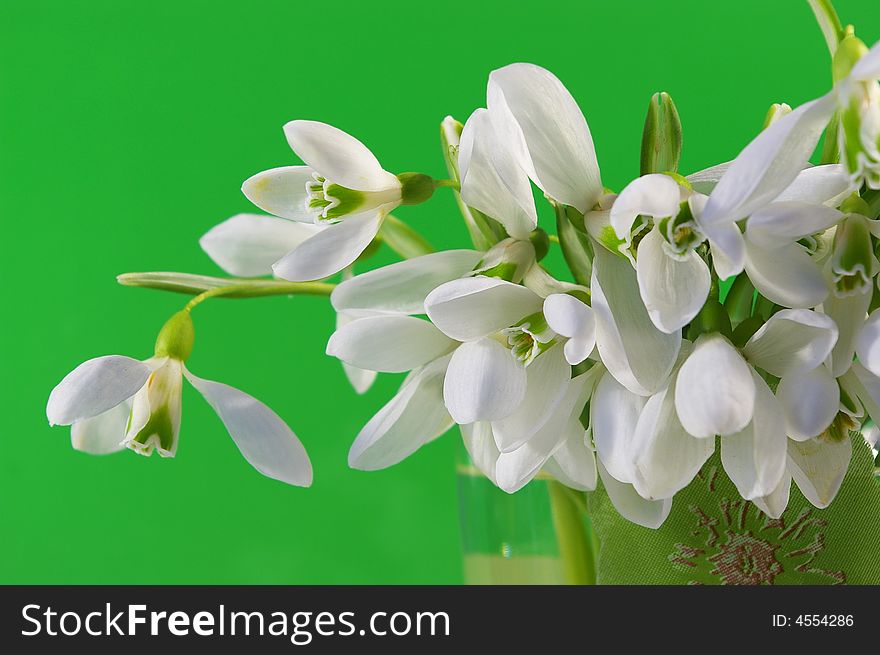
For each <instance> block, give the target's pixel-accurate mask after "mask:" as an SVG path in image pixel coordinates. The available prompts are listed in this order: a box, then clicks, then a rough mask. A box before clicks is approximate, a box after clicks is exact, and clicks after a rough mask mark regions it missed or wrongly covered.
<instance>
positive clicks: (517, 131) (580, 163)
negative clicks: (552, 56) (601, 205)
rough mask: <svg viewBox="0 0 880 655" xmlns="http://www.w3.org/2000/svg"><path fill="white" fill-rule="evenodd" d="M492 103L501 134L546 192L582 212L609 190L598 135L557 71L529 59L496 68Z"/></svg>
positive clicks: (491, 115)
mask: <svg viewBox="0 0 880 655" xmlns="http://www.w3.org/2000/svg"><path fill="white" fill-rule="evenodd" d="M487 106H488V115H489V118H490V120H491V122H492V125H493V126H494V128H495V133H496V135H497V137H496V138H497V139H498V141H500V142H501V143H503V144H505V145H506V146H507V147H508V148H509V150H510V152H511V153H512V156H513V159H514V161H515V162H516V163H517V164H518V165H519V168H520V169H522V170H524V171H525V172H526V173H527V174H528V176H529V177H530V178H531V179H532V181H533V182H534V183H535V184H536V185H537V186H538V187H539V188H540V189H541V190H542V191H543V192H544V193H545V194H546V195H548V196H549V197H550V198H553V199H554V200H555V201H557V202H559V203H562V204H565V205H570V206H572V207H574V208H576V209H577V210H578V211H580V212H581V213H582V214H583V213H586V212H587V211H589V210H590V209H592V208H593V206H594V205H595V204H596V202H597V200H598V199H599V196H600V195H601V194H602V191H603V189H602V182H601V179H600V174H599V164H598V162H597V160H596V151H595V148H594V146H593V137H592V135H591V134H590V128H589V126H588V125H587V121H586V119H585V118H584V115H583V113H582V112H581V110H580V107H578V104H577V102H575V100H574V98H572V96H571V94H570V93H569V92H568V90H567V89H566V88H565V86H563V84H562V82H560V81H559V80H558V79H557V78H556V76H555V75H553V74H552V73H551V72H550V71H548V70H545V69H543V68H541V67H540V66H535V65H534V64H524V63H518V64H510V65H509V66H505V67H504V68H499V69H498V70H495V71H492V73H491V74H490V75H489V85H488V90H487ZM504 170H507V169H499V173H501V174H502V175H503V174H504ZM506 181H507V183H508V186H509V187H510V188H518V186H517V185H515V184H510V181H509V180H506Z"/></svg>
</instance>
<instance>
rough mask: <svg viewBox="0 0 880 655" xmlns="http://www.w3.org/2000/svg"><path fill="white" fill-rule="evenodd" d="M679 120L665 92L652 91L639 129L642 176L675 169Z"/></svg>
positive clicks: (679, 136)
mask: <svg viewBox="0 0 880 655" xmlns="http://www.w3.org/2000/svg"><path fill="white" fill-rule="evenodd" d="M680 158H681V120H680V119H679V117H678V110H677V109H676V108H675V103H674V102H672V98H671V97H670V95H669V94H668V93H666V92H665V91H664V92H661V93H655V94H654V95H653V96H651V102H650V103H649V104H648V115H647V116H646V117H645V129H644V131H643V132H642V157H641V175H647V174H648V173H664V172H666V171H672V172H676V171H678V161H679V159H680Z"/></svg>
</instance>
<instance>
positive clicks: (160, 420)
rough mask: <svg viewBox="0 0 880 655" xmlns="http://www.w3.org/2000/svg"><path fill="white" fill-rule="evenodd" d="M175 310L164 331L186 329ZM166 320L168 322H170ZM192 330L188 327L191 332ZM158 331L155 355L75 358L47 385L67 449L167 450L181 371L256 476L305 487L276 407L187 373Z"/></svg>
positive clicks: (297, 450) (299, 454)
mask: <svg viewBox="0 0 880 655" xmlns="http://www.w3.org/2000/svg"><path fill="white" fill-rule="evenodd" d="M188 321H189V315H188V314H186V313H184V312H181V313H179V314H177V315H176V316H175V317H173V318H172V319H171V321H169V323H168V324H166V328H165V329H163V333H165V334H170V333H166V330H184V331H185V330H187V329H189V330H191V324H190V326H189V327H188V328H187V325H186V324H187V322H188ZM169 326H170V327H169ZM190 334H191V333H190ZM162 338H163V337H162V334H160V337H159V342H158V343H157V350H156V356H155V357H152V358H150V359H148V360H146V361H143V362H141V361H138V360H135V359H131V358H130V357H124V356H121V355H109V356H106V357H98V358H96V359H91V360H89V361H87V362H84V363H83V364H80V365H79V366H78V367H77V368H75V369H74V370H73V371H72V372H71V373H69V374H68V375H67V376H66V377H65V378H64V379H63V380H62V381H61V382H60V383H59V384H58V386H56V387H55V388H54V389H53V390H52V393H51V395H50V396H49V402H48V404H47V406H46V415H47V417H48V419H49V423H50V424H51V425H70V426H72V427H71V440H72V443H73V446H74V448H76V449H77V450H82V451H84V452H88V453H92V454H104V453H110V452H115V451H117V450H120V449H122V448H124V447H128V448H130V449H132V450H134V451H135V452H137V453H140V454H141V455H151V454H152V453H153V451H154V450H155V451H158V453H159V455H161V456H162V457H174V455H175V454H176V452H177V442H178V436H179V432H180V410H181V390H182V385H183V378H186V379H187V380H189V382H190V384H192V385H193V386H194V387H195V388H196V389H197V390H198V391H199V392H200V393H201V394H202V396H204V398H205V400H207V401H208V404H209V405H211V407H212V408H213V409H214V411H216V412H217V415H218V416H219V417H220V420H221V421H223V424H224V425H225V426H226V429H227V430H228V431H229V434H230V436H231V437H232V439H233V441H235V444H236V445H237V446H238V449H239V450H240V451H241V454H242V455H243V456H244V458H245V459H246V460H247V461H248V463H250V464H251V466H253V467H254V468H255V469H257V470H258V471H259V472H260V473H262V474H263V475H265V476H267V477H270V478H274V479H276V480H280V481H282V482H286V483H287V484H292V485H297V486H302V487H307V486H309V485H311V483H312V467H311V463H310V462H309V458H308V455H307V454H306V451H305V449H304V448H303V446H302V444H301V443H300V441H299V439H297V437H296V435H295V434H294V433H293V431H291V429H290V428H289V427H288V426H287V425H286V424H285V423H284V421H282V420H281V419H280V418H279V417H278V415H277V414H275V413H274V412H273V411H272V410H271V409H269V408H268V407H266V405H264V404H263V403H261V402H260V401H258V400H256V399H255V398H253V397H251V396H249V395H248V394H246V393H244V392H242V391H239V390H238V389H234V388H233V387H230V386H228V385H225V384H221V383H219V382H212V381H211V380H205V379H202V378H199V377H197V376H195V375H193V374H192V373H191V372H190V371H189V370H188V369H187V368H186V366H185V365H184V360H185V359H186V358H187V356H188V354H189V353H188V351H186V346H184V347H183V348H184V350H180V349H178V348H176V347H175V344H179V342H178V341H176V340H174V339H171V340H170V341H166V342H165V345H166V346H167V347H163V341H162Z"/></svg>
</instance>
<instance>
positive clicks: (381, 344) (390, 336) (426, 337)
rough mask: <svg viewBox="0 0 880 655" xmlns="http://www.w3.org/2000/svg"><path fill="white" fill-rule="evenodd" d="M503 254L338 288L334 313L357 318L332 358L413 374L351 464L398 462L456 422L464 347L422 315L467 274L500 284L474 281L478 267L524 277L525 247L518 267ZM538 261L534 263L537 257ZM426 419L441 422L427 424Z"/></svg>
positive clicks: (467, 254)
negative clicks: (452, 384)
mask: <svg viewBox="0 0 880 655" xmlns="http://www.w3.org/2000/svg"><path fill="white" fill-rule="evenodd" d="M526 245H528V244H526ZM529 247H530V248H531V246H529ZM499 248H500V251H499V252H496V253H495V254H494V255H492V256H491V257H489V253H480V252H477V251H473V250H458V251H447V252H440V253H434V254H430V255H424V256H422V257H417V258H414V259H411V260H407V261H404V262H399V263H396V264H391V265H390V266H386V267H383V268H380V269H377V270H374V271H369V272H367V273H364V274H361V275H358V276H356V277H354V278H352V279H350V280H346V281H344V282H342V283H341V284H339V285H338V286H337V287H336V289H335V290H334V292H333V294H332V296H331V301H332V302H333V305H334V308H335V309H336V310H337V311H338V312H340V313H345V314H347V315H349V316H352V317H354V318H355V319H356V320H353V321H349V322H347V323H346V324H345V325H340V326H339V327H338V329H337V331H336V333H334V335H333V336H332V337H331V339H330V343H328V354H331V355H334V356H336V357H338V358H339V359H341V360H342V361H343V362H345V363H346V364H348V365H349V366H354V367H356V368H358V369H363V370H377V371H401V370H408V369H409V368H412V369H413V370H412V371H411V373H410V375H409V376H408V377H407V379H406V381H405V382H404V383H403V384H402V385H401V388H400V390H399V391H398V393H397V395H396V396H395V397H394V398H392V399H391V401H389V403H388V404H387V405H386V406H385V407H384V408H383V409H382V410H380V412H379V413H378V414H376V416H375V417H373V419H371V420H370V422H369V423H368V424H367V425H366V426H365V427H364V428H363V430H361V432H360V434H359V435H358V437H357V439H355V442H354V444H353V445H352V449H351V452H350V455H349V463H350V465H351V466H353V467H355V468H365V469H376V468H384V467H387V466H391V465H393V464H396V463H397V462H398V461H400V460H401V459H403V458H404V457H406V456H407V455H409V454H410V453H412V452H414V451H415V450H416V449H418V448H419V447H421V446H422V445H424V444H425V443H427V442H428V441H430V440H432V439H434V438H436V437H437V436H439V435H440V434H442V433H443V432H445V431H446V430H447V429H448V428H449V426H451V425H452V424H453V421H452V418H451V417H450V416H449V412H448V411H447V409H446V404H445V399H444V384H443V383H444V380H445V378H446V375H447V369H448V367H449V363H450V359H451V356H450V355H449V354H448V353H449V352H450V351H451V350H453V349H455V348H456V347H457V346H458V345H459V344H460V343H461V341H459V340H456V339H452V338H450V337H448V336H446V335H445V334H443V332H441V331H440V330H438V329H437V328H436V327H435V326H434V325H433V324H431V323H429V322H427V321H424V320H421V319H418V318H416V317H415V315H419V314H425V313H427V310H426V302H425V301H426V297H427V296H428V295H429V294H430V292H431V291H433V290H434V289H436V288H437V287H440V286H442V285H443V284H444V283H447V282H450V281H452V280H457V279H459V278H462V277H463V276H464V277H465V279H468V280H481V279H494V278H481V277H473V274H474V270H473V269H474V268H476V269H477V270H480V269H481V268H485V266H483V265H484V264H486V265H491V266H490V267H491V268H499V267H500V268H504V269H505V270H506V269H507V268H508V267H509V268H510V270H512V271H516V270H518V269H519V268H521V267H522V266H525V263H524V262H522V261H519V259H518V255H519V254H520V253H519V250H518V249H516V248H514V249H513V250H514V251H515V252H514V253H513V254H515V255H517V256H516V257H514V260H516V261H514V260H510V261H508V259H509V257H508V255H511V252H512V251H511V250H510V249H509V248H508V246H506V245H505V244H499ZM493 250H494V249H493ZM531 257H532V261H533V258H534V252H533V251H532V255H531ZM487 258H488V259H487ZM499 282H502V283H504V284H509V283H506V282H504V281H503V280H499ZM477 284H479V282H478V283H477ZM511 286H517V285H511ZM518 288H519V289H522V290H523V291H527V290H526V289H524V288H523V287H518ZM531 306H532V305H530V307H531ZM533 306H535V307H540V298H537V297H536V298H534V300H533ZM505 325H507V323H505ZM499 329H500V328H499ZM505 345H507V344H506V343H505ZM499 347H501V346H500V344H499ZM501 350H502V351H503V353H504V354H505V357H504V363H508V364H511V365H514V366H515V365H516V362H515V361H514V359H513V357H512V356H511V355H510V351H509V350H507V348H504V347H501ZM438 385H439V386H438ZM420 415H424V416H427V417H436V420H433V419H432V420H426V421H421V420H420V419H419V417H420ZM410 417H412V418H410Z"/></svg>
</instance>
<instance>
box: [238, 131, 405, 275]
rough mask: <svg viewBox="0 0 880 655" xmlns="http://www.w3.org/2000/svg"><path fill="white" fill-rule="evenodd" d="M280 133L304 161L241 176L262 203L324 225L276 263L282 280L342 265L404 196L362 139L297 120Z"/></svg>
mask: <svg viewBox="0 0 880 655" xmlns="http://www.w3.org/2000/svg"><path fill="white" fill-rule="evenodd" d="M284 134H285V136H286V137H287V141H288V143H289V144H290V147H291V148H293V150H294V152H296V154H297V155H298V156H299V157H300V158H301V159H302V160H303V161H304V162H305V163H306V165H305V166H283V167H280V168H273V169H270V170H267V171H263V172H262V173H257V174H256V175H254V176H252V177H250V178H248V179H247V180H245V182H244V184H243V185H242V191H243V192H244V194H245V195H246V196H247V197H248V199H249V200H250V201H251V202H253V203H254V204H255V205H257V206H258V207H259V208H260V209H263V210H264V211H267V212H269V213H270V214H273V215H275V216H280V217H281V218H286V219H289V220H293V221H299V222H308V223H314V224H316V225H325V226H326V229H324V230H322V231H321V232H320V233H317V234H315V235H314V236H313V237H311V238H309V239H307V240H305V241H304V242H302V243H301V244H299V245H297V246H296V247H294V248H293V249H292V250H291V251H290V252H288V253H287V254H286V255H285V256H284V257H282V258H281V259H280V260H278V261H277V262H276V263H275V264H274V267H273V268H274V270H275V274H276V275H277V276H278V277H281V278H284V279H286V280H293V281H304V280H317V279H320V278H323V277H327V276H329V275H332V274H334V273H337V272H339V271H341V270H342V269H343V268H345V267H346V266H348V265H349V264H351V263H352V262H353V261H354V260H355V259H357V257H358V256H359V255H360V254H361V253H362V252H363V251H364V249H365V248H366V247H367V246H368V245H369V244H370V242H371V241H372V240H373V238H374V237H375V236H376V234H377V233H378V232H379V228H380V227H381V225H382V221H383V220H384V218H385V216H386V215H387V214H388V213H389V212H390V211H391V210H393V209H394V208H395V207H397V206H398V205H400V204H401V203H403V202H404V201H405V197H404V196H405V189H404V185H403V184H402V183H401V180H400V179H399V178H398V177H397V176H395V175H394V174H392V173H389V172H388V171H386V170H385V169H383V168H382V166H381V165H380V164H379V161H378V160H377V159H376V157H375V156H374V155H373V153H372V152H370V151H369V150H368V149H367V147H366V146H364V144H362V143H361V142H360V141H358V140H357V139H355V138H354V137H353V136H350V135H349V134H346V133H345V132H343V131H342V130H339V129H337V128H335V127H333V126H331V125H327V124H325V123H318V122H315V121H303V120H296V121H291V122H290V123H288V124H287V125H285V126H284Z"/></svg>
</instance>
